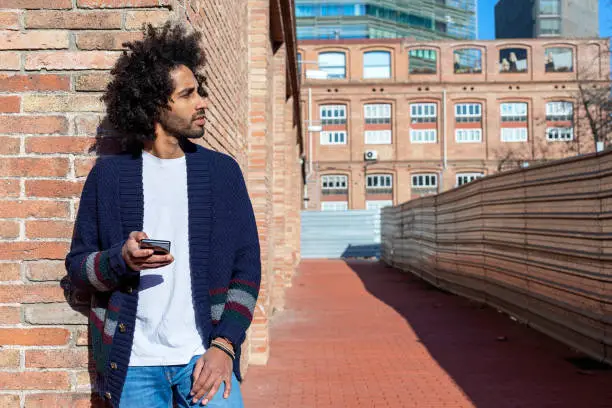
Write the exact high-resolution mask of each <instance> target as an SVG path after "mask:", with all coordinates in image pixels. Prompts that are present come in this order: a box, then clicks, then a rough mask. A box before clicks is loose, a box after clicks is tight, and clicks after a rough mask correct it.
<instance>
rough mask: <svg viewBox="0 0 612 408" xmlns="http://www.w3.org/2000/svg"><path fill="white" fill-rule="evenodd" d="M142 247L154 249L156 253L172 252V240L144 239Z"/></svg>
mask: <svg viewBox="0 0 612 408" xmlns="http://www.w3.org/2000/svg"><path fill="white" fill-rule="evenodd" d="M140 249H152V250H153V254H155V255H167V254H169V253H170V241H164V240H161V239H143V240H142V241H140Z"/></svg>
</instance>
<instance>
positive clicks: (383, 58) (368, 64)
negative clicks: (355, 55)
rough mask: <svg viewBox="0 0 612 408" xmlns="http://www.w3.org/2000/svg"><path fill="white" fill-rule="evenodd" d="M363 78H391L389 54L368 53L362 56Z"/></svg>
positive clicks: (381, 52)
mask: <svg viewBox="0 0 612 408" xmlns="http://www.w3.org/2000/svg"><path fill="white" fill-rule="evenodd" d="M363 77H364V78H391V53H390V52H389V51H369V52H365V53H364V54H363Z"/></svg>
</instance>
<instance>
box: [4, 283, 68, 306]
mask: <svg viewBox="0 0 612 408" xmlns="http://www.w3.org/2000/svg"><path fill="white" fill-rule="evenodd" d="M64 300H66V299H65V297H64V289H62V288H61V287H60V285H57V284H52V285H43V284H33V285H0V303H51V302H62V301H64Z"/></svg>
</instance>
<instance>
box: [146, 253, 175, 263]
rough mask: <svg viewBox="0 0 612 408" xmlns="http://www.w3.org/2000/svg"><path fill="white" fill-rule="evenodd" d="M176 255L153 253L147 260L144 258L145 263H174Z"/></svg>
mask: <svg viewBox="0 0 612 408" xmlns="http://www.w3.org/2000/svg"><path fill="white" fill-rule="evenodd" d="M172 261H174V257H173V256H172V255H169V254H168V255H151V256H150V257H148V258H147V259H146V260H143V261H142V263H143V264H147V263H172Z"/></svg>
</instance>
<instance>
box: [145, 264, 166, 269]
mask: <svg viewBox="0 0 612 408" xmlns="http://www.w3.org/2000/svg"><path fill="white" fill-rule="evenodd" d="M168 265H170V263H156V264H142V265H141V266H140V268H141V269H157V268H163V267H164V266H168Z"/></svg>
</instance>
